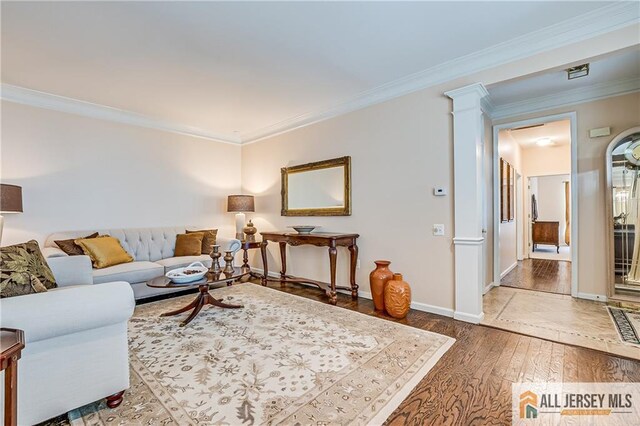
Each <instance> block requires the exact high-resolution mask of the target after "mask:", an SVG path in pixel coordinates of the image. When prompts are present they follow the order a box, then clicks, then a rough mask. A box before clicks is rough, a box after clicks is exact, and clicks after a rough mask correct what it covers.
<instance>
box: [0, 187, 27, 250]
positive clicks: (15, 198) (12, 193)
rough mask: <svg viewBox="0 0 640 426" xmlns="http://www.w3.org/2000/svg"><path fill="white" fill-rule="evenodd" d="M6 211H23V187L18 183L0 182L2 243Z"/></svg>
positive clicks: (0, 236)
mask: <svg viewBox="0 0 640 426" xmlns="http://www.w3.org/2000/svg"><path fill="white" fill-rule="evenodd" d="M5 213H22V187H20V186H18V185H9V184H6V183H2V184H0V243H1V242H2V229H3V228H4V217H3V216H2V215H3V214H5Z"/></svg>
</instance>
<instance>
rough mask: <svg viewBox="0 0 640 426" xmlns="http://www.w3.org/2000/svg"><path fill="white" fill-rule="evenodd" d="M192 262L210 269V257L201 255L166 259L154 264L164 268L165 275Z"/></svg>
mask: <svg viewBox="0 0 640 426" xmlns="http://www.w3.org/2000/svg"><path fill="white" fill-rule="evenodd" d="M193 262H202V263H203V264H204V266H206V267H207V268H210V267H211V256H208V255H206V254H201V255H198V256H177V257H170V258H168V259H162V260H158V261H157V262H156V263H158V264H160V265H162V266H164V272H165V274H166V273H167V272H169V271H170V270H172V269H176V268H182V267H184V266H188V265H189V264H191V263H193Z"/></svg>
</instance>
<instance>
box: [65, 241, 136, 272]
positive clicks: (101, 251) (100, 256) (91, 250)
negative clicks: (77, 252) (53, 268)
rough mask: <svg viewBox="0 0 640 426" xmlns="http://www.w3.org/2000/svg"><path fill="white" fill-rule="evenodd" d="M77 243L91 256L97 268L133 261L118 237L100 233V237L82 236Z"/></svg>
mask: <svg viewBox="0 0 640 426" xmlns="http://www.w3.org/2000/svg"><path fill="white" fill-rule="evenodd" d="M75 243H76V244H77V245H79V246H80V247H81V248H82V251H83V252H84V254H86V255H87V256H89V257H90V258H91V261H92V262H93V267H94V268H96V269H102V268H106V267H107V266H113V265H119V264H121V263H129V262H133V258H132V257H131V256H130V255H129V253H127V252H126V251H125V249H123V248H122V246H121V245H120V241H118V239H117V238H114V237H111V236H109V235H100V236H99V237H98V238H81V239H77V240H75Z"/></svg>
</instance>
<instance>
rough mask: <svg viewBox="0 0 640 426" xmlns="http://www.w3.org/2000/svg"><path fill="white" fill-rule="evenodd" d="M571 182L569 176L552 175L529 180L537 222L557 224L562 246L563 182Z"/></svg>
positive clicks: (563, 220)
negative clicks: (536, 210)
mask: <svg viewBox="0 0 640 426" xmlns="http://www.w3.org/2000/svg"><path fill="white" fill-rule="evenodd" d="M570 181H571V175H553V176H540V177H534V178H531V194H535V196H536V201H537V204H538V220H540V221H551V222H559V223H560V228H559V231H558V232H559V241H560V245H566V244H564V232H565V230H566V221H565V194H564V187H565V182H570Z"/></svg>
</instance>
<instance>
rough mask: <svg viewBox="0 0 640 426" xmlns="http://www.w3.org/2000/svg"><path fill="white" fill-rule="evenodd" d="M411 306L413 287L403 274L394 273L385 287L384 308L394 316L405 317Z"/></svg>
mask: <svg viewBox="0 0 640 426" xmlns="http://www.w3.org/2000/svg"><path fill="white" fill-rule="evenodd" d="M410 306H411V287H409V284H407V283H406V282H405V281H404V280H403V279H402V274H393V278H392V279H391V280H389V282H387V285H386V286H385V288H384V308H385V309H386V311H387V313H388V314H389V315H391V316H392V317H394V318H404V317H406V316H407V313H408V312H409V307H410Z"/></svg>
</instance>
